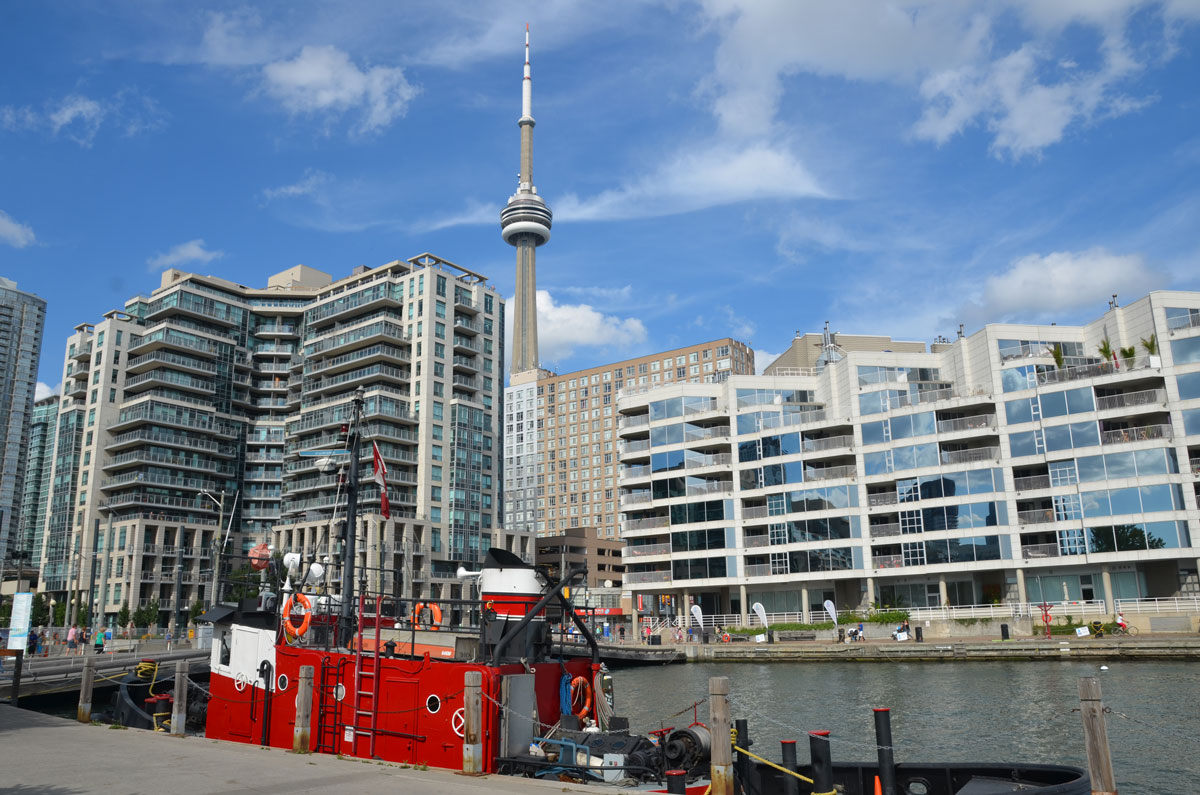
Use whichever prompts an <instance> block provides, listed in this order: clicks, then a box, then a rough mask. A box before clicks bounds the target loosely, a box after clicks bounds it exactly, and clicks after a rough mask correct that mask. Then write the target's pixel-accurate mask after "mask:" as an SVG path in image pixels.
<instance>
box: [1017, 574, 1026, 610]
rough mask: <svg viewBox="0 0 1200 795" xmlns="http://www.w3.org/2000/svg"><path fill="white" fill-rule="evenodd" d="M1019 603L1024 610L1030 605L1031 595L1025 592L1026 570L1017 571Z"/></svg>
mask: <svg viewBox="0 0 1200 795" xmlns="http://www.w3.org/2000/svg"><path fill="white" fill-rule="evenodd" d="M1017 601H1018V602H1020V603H1021V607H1022V609H1024V606H1025V605H1027V604H1028V603H1029V593H1028V592H1027V591H1026V590H1025V570H1024V569H1017Z"/></svg>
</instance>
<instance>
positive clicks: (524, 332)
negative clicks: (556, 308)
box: [500, 23, 553, 377]
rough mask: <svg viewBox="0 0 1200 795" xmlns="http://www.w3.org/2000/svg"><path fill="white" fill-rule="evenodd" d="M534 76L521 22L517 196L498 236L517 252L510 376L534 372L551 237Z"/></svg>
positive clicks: (510, 201) (504, 214)
mask: <svg viewBox="0 0 1200 795" xmlns="http://www.w3.org/2000/svg"><path fill="white" fill-rule="evenodd" d="M535 124H536V122H535V121H534V120H533V78H532V76H531V75H530V69H529V23H526V24H525V73H524V77H523V79H522V80H521V118H519V119H517V126H519V127H520V128H521V175H520V177H519V178H518V182H517V192H516V193H514V194H513V195H512V196H510V197H509V199H508V204H507V205H506V206H505V208H504V209H503V210H501V211H500V235H501V237H503V238H504V242H505V243H508V244H509V245H510V246H515V247H516V249H517V295H516V311H515V312H514V317H513V353H512V374H513V375H514V376H516V375H517V374H519V373H527V372H528V373H532V374H533V377H536V371H537V369H538V339H537V267H536V257H537V253H536V252H537V247H538V246H540V245H543V244H544V243H545V242H546V241H547V240H549V239H550V224H551V221H552V220H553V214H552V213H551V212H550V208H549V207H547V206H546V202H545V201H543V200H542V197H541V196H539V195H538V192H537V188H536V187H534V184H533V128H534V126H535Z"/></svg>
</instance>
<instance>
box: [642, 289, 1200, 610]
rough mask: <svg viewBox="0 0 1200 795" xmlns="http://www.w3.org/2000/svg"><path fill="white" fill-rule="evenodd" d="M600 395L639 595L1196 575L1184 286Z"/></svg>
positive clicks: (1078, 593) (681, 597)
mask: <svg viewBox="0 0 1200 795" xmlns="http://www.w3.org/2000/svg"><path fill="white" fill-rule="evenodd" d="M618 405H619V413H620V424H619V429H618V434H619V436H620V437H621V444H620V448H619V450H620V455H619V458H620V464H621V476H620V493H621V496H620V508H621V512H622V531H623V536H624V540H625V543H626V545H627V546H626V550H625V562H626V566H627V570H626V574H625V587H626V588H627V589H630V590H632V591H633V592H634V593H636V594H638V595H639V596H645V597H654V596H657V597H660V598H658V599H655V598H645V599H643V600H642V601H643V602H644V603H645V604H646V605H647V606H649V607H650V609H651V610H653V611H658V610H660V608H663V609H670V608H668V607H667V606H668V605H671V606H674V607H676V608H679V607H682V606H685V605H687V604H689V603H696V604H700V605H701V606H702V608H703V609H704V610H705V612H706V613H708V614H717V615H718V617H719V618H720V619H722V620H729V621H736V620H742V621H744V620H745V617H746V613H747V610H748V608H749V606H750V605H752V604H753V603H754V602H761V603H762V604H763V605H764V607H765V608H766V610H767V612H769V613H776V614H791V620H799V619H800V618H801V617H803V618H805V619H811V617H812V616H813V615H814V612H815V611H819V610H820V609H821V605H822V604H823V602H824V601H825V600H826V599H832V600H834V602H835V604H836V605H837V606H838V607H839V608H842V609H846V608H860V607H865V606H869V605H871V604H873V603H879V604H882V605H893V606H904V607H909V608H914V607H915V608H921V607H928V606H951V607H952V606H967V605H988V604H997V603H998V604H1002V605H1005V609H1011V610H1012V611H1014V613H1013V614H1014V615H1015V614H1019V613H1023V614H1028V610H1029V609H1030V605H1031V604H1037V603H1040V602H1042V601H1046V602H1049V603H1054V604H1060V603H1064V602H1066V603H1071V604H1072V605H1073V606H1071V607H1069V608H1068V609H1067V612H1073V613H1074V614H1075V615H1080V614H1081V613H1083V612H1086V611H1091V612H1094V613H1098V612H1100V611H1105V612H1108V613H1110V614H1111V612H1112V610H1113V608H1114V604H1115V602H1116V600H1120V601H1121V602H1123V603H1128V600H1139V599H1140V600H1146V599H1156V598H1166V597H1177V596H1180V595H1195V594H1196V593H1197V590H1198V582H1197V574H1196V571H1197V558H1198V556H1200V548H1198V547H1197V546H1196V543H1195V534H1196V533H1197V528H1198V525H1197V522H1198V521H1200V513H1198V512H1197V486H1196V475H1195V473H1196V472H1197V471H1198V470H1200V293H1193V292H1187V293H1184V292H1154V293H1151V294H1150V295H1149V296H1147V297H1145V298H1142V299H1141V300H1139V301H1137V302H1135V303H1133V304H1131V305H1129V306H1126V307H1117V306H1114V307H1113V308H1111V309H1110V310H1109V311H1108V312H1106V313H1105V314H1104V315H1103V316H1101V317H1099V318H1097V319H1096V320H1094V321H1092V322H1090V323H1088V324H1087V325H1085V326H1079V327H1067V326H1059V325H1049V326H1028V325H988V326H986V327H984V328H983V329H982V330H981V331H979V332H977V333H975V334H972V335H970V336H968V337H960V338H959V339H957V340H956V341H954V342H950V341H942V342H939V343H936V344H935V345H934V346H933V347H932V349H931V350H929V351H924V352H916V351H903V352H902V351H876V352H872V351H844V352H842V353H841V355H840V356H833V357H826V359H825V360H824V361H822V362H821V363H820V366H818V367H813V368H811V369H809V370H806V371H802V372H797V371H791V372H790V373H789V374H788V375H785V376H783V375H781V376H768V375H764V376H757V377H754V376H744V377H739V376H735V377H732V378H730V379H728V380H727V381H725V382H722V383H712V384H690V383H689V384H682V385H681V384H675V385H672V386H667V387H660V388H659V389H656V390H654V391H652V392H642V391H641V390H640V389H633V390H629V389H626V390H625V391H623V392H622V393H621V394H620V396H619V400H618ZM1061 612H1062V611H1061V610H1056V611H1055V614H1056V615H1057V614H1060V613H1061Z"/></svg>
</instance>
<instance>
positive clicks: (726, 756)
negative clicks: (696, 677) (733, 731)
mask: <svg viewBox="0 0 1200 795" xmlns="http://www.w3.org/2000/svg"><path fill="white" fill-rule="evenodd" d="M708 714H709V727H708V729H709V731H710V732H712V768H711V772H710V775H709V780H710V781H711V782H712V788H711V789H710V790H709V792H710V793H711V795H733V745H732V743H731V742H730V733H729V729H730V722H729V677H728V676H713V677H710V678H709V680H708Z"/></svg>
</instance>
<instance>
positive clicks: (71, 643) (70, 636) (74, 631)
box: [67, 624, 79, 654]
mask: <svg viewBox="0 0 1200 795" xmlns="http://www.w3.org/2000/svg"><path fill="white" fill-rule="evenodd" d="M78 642H79V628H78V627H76V626H75V625H74V624H72V625H71V628H70V629H68V630H67V654H74V653H75V644H77V643H78Z"/></svg>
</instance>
